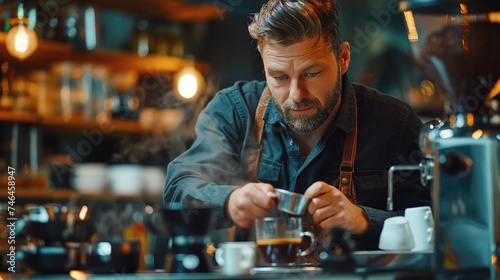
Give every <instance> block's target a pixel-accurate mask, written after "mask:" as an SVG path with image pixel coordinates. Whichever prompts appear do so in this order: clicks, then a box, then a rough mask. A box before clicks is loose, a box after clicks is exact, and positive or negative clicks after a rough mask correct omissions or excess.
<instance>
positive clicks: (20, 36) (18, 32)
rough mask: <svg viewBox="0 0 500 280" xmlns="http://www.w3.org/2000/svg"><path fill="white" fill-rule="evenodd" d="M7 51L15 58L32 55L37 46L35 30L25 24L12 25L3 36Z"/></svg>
mask: <svg viewBox="0 0 500 280" xmlns="http://www.w3.org/2000/svg"><path fill="white" fill-rule="evenodd" d="M5 45H6V48H7V51H8V52H9V53H10V54H11V55H12V56H13V57H15V58H17V59H19V60H23V59H25V58H27V57H29V56H30V55H32V54H33V53H34V52H35V50H36V49H37V47H38V36H37V35H36V32H35V31H34V30H32V29H29V28H28V27H27V26H25V25H16V26H14V27H12V28H11V29H10V30H9V32H8V33H7V35H6V37H5Z"/></svg>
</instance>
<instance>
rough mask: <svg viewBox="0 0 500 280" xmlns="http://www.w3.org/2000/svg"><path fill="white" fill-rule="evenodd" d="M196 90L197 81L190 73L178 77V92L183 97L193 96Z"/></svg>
mask: <svg viewBox="0 0 500 280" xmlns="http://www.w3.org/2000/svg"><path fill="white" fill-rule="evenodd" d="M197 91H198V81H196V77H195V76H194V75H192V74H185V75H184V76H182V77H180V79H179V93H180V94H181V96H182V97H184V98H187V99H189V98H191V97H193V96H194V95H195V94H196V92H197Z"/></svg>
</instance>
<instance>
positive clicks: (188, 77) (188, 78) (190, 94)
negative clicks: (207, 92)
mask: <svg viewBox="0 0 500 280" xmlns="http://www.w3.org/2000/svg"><path fill="white" fill-rule="evenodd" d="M175 82H176V88H177V92H178V93H179V95H180V96H181V97H182V98H184V99H187V100H191V99H194V97H195V96H196V95H198V94H199V93H200V92H201V90H202V89H203V88H204V86H205V79H204V78H203V75H202V74H201V73H200V71H198V70H197V69H196V68H194V67H191V66H187V67H184V68H183V69H182V70H181V71H179V72H178V73H177V75H176V78H175Z"/></svg>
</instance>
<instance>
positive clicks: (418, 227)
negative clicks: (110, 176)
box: [405, 206, 434, 251]
mask: <svg viewBox="0 0 500 280" xmlns="http://www.w3.org/2000/svg"><path fill="white" fill-rule="evenodd" d="M405 217H406V218H407V219H408V223H409V224H410V229H411V232H412V234H413V240H414V242H415V248H413V250H412V251H429V250H432V249H433V247H434V218H433V217H432V210H431V207H429V206H421V207H413V208H407V209H406V210H405Z"/></svg>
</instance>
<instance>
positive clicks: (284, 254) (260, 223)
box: [256, 217, 316, 266]
mask: <svg viewBox="0 0 500 280" xmlns="http://www.w3.org/2000/svg"><path fill="white" fill-rule="evenodd" d="M256 225H257V226H256V237H257V247H258V248H259V254H260V257H261V262H262V263H263V264H264V265H270V266H290V265H294V264H296V263H297V261H298V259H299V256H307V255H309V254H310V253H311V252H312V251H313V250H314V247H315V246H316V240H315V238H314V235H313V234H312V233H310V232H303V230H302V219H301V218H299V217H266V218H264V219H259V220H257V223H256ZM303 236H307V237H309V238H310V239H311V246H310V247H309V248H308V249H307V250H305V251H302V250H301V249H300V247H301V244H302V241H303Z"/></svg>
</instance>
